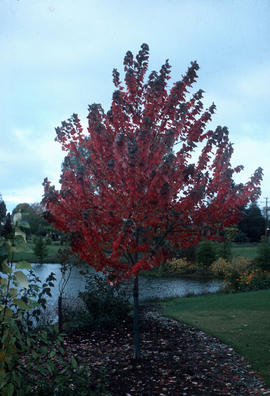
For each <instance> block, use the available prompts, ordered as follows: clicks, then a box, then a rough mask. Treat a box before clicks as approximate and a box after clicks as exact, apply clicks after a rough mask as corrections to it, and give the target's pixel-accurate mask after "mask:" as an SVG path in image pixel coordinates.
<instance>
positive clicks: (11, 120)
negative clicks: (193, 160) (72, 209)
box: [0, 0, 270, 211]
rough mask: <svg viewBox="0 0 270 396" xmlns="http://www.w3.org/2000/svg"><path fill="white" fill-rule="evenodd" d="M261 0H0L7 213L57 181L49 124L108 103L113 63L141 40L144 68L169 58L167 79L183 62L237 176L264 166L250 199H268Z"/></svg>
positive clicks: (266, 63)
mask: <svg viewBox="0 0 270 396" xmlns="http://www.w3.org/2000/svg"><path fill="white" fill-rule="evenodd" d="M269 20H270V1H269V0H226V1H224V0H147V1H145V0H134V1H132V2H130V1H125V0H96V1H94V0H76V1H74V0H0V51H1V58H0V59H1V61H0V125H1V128H0V138H1V139H0V142H1V144H0V193H1V194H2V197H3V199H4V201H5V203H6V206H7V208H8V210H9V211H11V210H12V209H13V208H14V207H15V206H16V205H17V204H19V203H23V202H28V203H33V202H40V200H41V199H42V195H43V187H42V182H43V179H44V178H45V177H48V178H49V180H51V181H52V182H53V184H56V186H57V185H58V180H59V176H60V170H61V163H62V161H63V158H64V153H63V152H62V151H61V147H60V145H59V144H58V143H56V142H55V141H54V138H55V128H56V127H57V126H59V125H60V124H61V122H62V121H63V120H67V119H68V118H69V117H70V115H71V114H73V113H78V114H79V117H80V119H81V120H82V122H83V123H84V124H86V116H87V108H88V105H89V104H91V103H101V104H102V105H103V107H104V109H105V110H108V109H109V107H110V104H111V98H112V93H113V90H114V87H113V84H112V69H113V68H114V67H116V68H118V70H119V71H120V73H122V75H123V64H122V62H123V58H124V56H125V53H126V52H127V51H128V50H131V51H132V52H133V54H136V53H137V52H138V51H139V49H140V46H141V44H142V43H147V44H148V45H149V47H150V62H149V71H152V70H159V69H160V67H161V65H162V64H163V63H164V62H165V60H166V59H167V58H168V59H169V61H170V64H171V66H172V74H171V76H172V80H171V81H172V82H174V81H178V80H180V79H181V76H182V75H183V74H184V73H185V72H186V70H187V68H188V66H189V64H190V62H191V61H194V60H197V62H198V63H199V65H200V70H199V73H198V75H199V78H198V81H197V83H196V84H195V85H194V87H193V88H194V92H195V91H197V90H198V89H200V88H201V89H203V90H204V91H205V96H204V100H203V102H204V104H205V106H206V107H207V106H209V105H210V104H211V103H212V102H214V103H215V105H216V107H217V110H216V114H215V116H214V117H213V121H212V123H211V124H209V128H211V129H212V128H215V127H216V126H217V125H222V126H223V125H226V126H227V127H228V128H229V131H230V139H231V141H232V142H233V143H234V146H233V147H234V154H233V157H232V165H235V166H236V165H240V164H241V165H244V171H243V172H241V174H240V175H237V179H236V181H237V182H246V181H247V180H248V179H249V177H250V176H251V174H252V173H253V172H254V171H255V169H256V168H258V167H259V166H260V167H262V168H263V170H264V179H263V182H262V195H261V199H260V202H259V204H260V205H263V202H265V198H266V197H268V198H270V122H269V118H270V108H269V104H270V45H269V39H270V23H269Z"/></svg>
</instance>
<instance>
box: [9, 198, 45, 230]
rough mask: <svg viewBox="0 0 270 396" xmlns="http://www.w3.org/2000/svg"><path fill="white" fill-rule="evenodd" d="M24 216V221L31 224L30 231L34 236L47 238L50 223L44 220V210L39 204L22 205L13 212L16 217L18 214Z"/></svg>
mask: <svg viewBox="0 0 270 396" xmlns="http://www.w3.org/2000/svg"><path fill="white" fill-rule="evenodd" d="M18 212H20V213H21V214H22V221H25V222H27V223H28V224H29V226H30V228H29V231H28V232H30V233H31V234H32V235H40V236H45V235H46V234H47V232H48V228H49V223H48V222H47V220H46V219H45V218H44V210H43V209H42V206H41V205H40V204H39V203H33V204H31V205H30V204H28V203H20V204H18V205H17V206H16V207H15V208H14V209H13V212H12V215H13V216H14V215H15V214H16V213H18Z"/></svg>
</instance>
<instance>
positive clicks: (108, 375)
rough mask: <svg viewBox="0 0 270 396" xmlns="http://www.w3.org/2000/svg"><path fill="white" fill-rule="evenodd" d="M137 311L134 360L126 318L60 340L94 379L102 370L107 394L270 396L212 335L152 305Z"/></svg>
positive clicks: (131, 338) (245, 364) (129, 329)
mask: <svg viewBox="0 0 270 396" xmlns="http://www.w3.org/2000/svg"><path fill="white" fill-rule="evenodd" d="M143 314H144V319H143V320H141V359H140V360H139V361H134V359H133V334H132V322H130V323H126V324H125V326H123V327H122V328H121V329H118V330H112V331H102V332H101V331H95V332H92V333H90V334H87V333H85V334H78V335H73V336H69V337H67V338H66V339H65V344H66V345H65V346H66V349H67V350H68V351H70V352H72V353H73V354H74V355H75V356H78V357H81V358H82V359H83V360H84V361H85V362H87V363H88V364H89V365H90V367H91V371H92V375H93V377H94V379H95V380H97V381H100V378H101V376H102V372H103V368H105V374H103V378H104V376H105V381H106V383H107V389H108V391H109V392H110V394H111V395H112V396H135V395H136V396H155V395H159V396H165V395H166V396H167V395H172V396H178V395H179V396H180V395H181V396H185V395H186V396H193V395H194V396H195V395H207V396H211V395H219V396H220V395H231V396H245V395H263V394H270V391H269V390H268V391H267V390H266V389H265V385H264V383H263V382H262V379H260V378H259V377H258V376H256V375H255V373H254V371H253V370H252V368H251V366H250V365H249V364H248V363H247V362H246V361H245V360H244V358H243V357H241V356H240V355H238V354H237V353H236V352H234V351H233V349H232V348H230V347H228V346H227V345H224V344H222V343H221V342H220V341H219V340H218V339H216V338H214V337H211V336H208V335H206V334H205V333H203V332H202V331H199V330H197V329H194V328H191V327H189V326H187V325H185V324H180V323H178V322H177V321H174V320H171V319H167V318H164V317H162V314H161V313H160V311H159V310H157V309H155V308H153V307H147V308H145V309H144V312H143Z"/></svg>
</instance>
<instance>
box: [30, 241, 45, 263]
mask: <svg viewBox="0 0 270 396" xmlns="http://www.w3.org/2000/svg"><path fill="white" fill-rule="evenodd" d="M33 250H34V254H35V255H36V256H37V257H38V259H39V262H40V263H41V264H42V263H43V261H44V258H45V257H46V256H47V255H48V247H47V243H46V240H44V238H43V237H42V236H38V237H36V238H35V239H34V249H33Z"/></svg>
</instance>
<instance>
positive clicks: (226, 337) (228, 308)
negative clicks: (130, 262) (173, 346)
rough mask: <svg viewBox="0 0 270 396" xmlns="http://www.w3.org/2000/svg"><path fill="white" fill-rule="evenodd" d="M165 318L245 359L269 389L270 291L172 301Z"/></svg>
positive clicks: (169, 302)
mask: <svg viewBox="0 0 270 396" xmlns="http://www.w3.org/2000/svg"><path fill="white" fill-rule="evenodd" d="M164 304H165V315H167V316H169V317H172V318H174V319H177V320H178V321H180V322H184V323H187V324H189V325H192V326H193V327H196V328H199V329H201V330H203V331H205V332H206V333H209V334H211V335H213V336H215V337H217V338H219V339H220V340H221V341H223V342H224V343H225V344H227V345H230V346H232V347H233V348H234V349H235V350H236V351H237V352H239V353H240V354H241V355H243V356H245V357H246V359H247V360H248V361H249V362H250V363H251V365H252V366H253V368H254V369H255V370H256V371H257V372H258V373H260V374H261V375H262V376H263V377H264V380H265V382H266V384H267V386H270V290H260V291H254V292H246V293H237V294H212V295H205V296H197V297H184V298H176V299H172V300H169V301H167V302H165V303H164Z"/></svg>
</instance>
